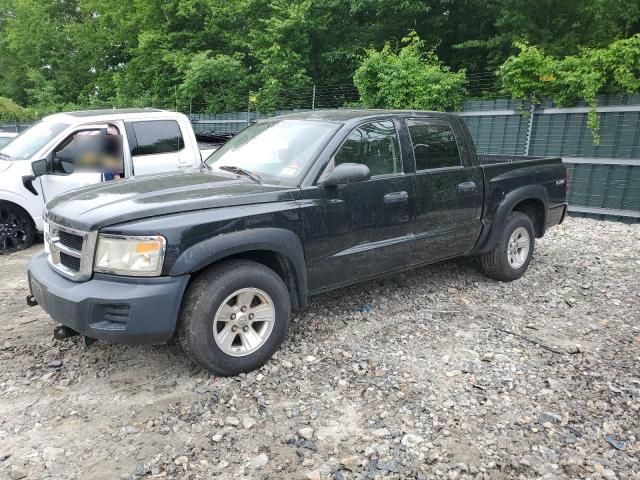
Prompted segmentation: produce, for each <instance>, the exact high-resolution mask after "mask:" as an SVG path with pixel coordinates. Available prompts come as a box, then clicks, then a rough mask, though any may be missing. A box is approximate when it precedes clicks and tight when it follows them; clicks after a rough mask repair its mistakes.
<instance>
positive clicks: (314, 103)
mask: <svg viewBox="0 0 640 480" xmlns="http://www.w3.org/2000/svg"><path fill="white" fill-rule="evenodd" d="M315 109H316V84H315V83H314V84H313V96H312V97H311V110H315Z"/></svg>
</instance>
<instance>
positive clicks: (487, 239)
mask: <svg viewBox="0 0 640 480" xmlns="http://www.w3.org/2000/svg"><path fill="white" fill-rule="evenodd" d="M524 200H539V201H541V202H542V204H543V205H544V211H543V223H542V225H543V228H544V225H546V224H547V214H548V212H549V195H548V194H547V190H546V189H545V188H544V187H543V186H542V185H526V186H524V187H519V188H516V189H515V190H512V191H511V192H509V193H507V194H506V195H505V196H504V197H503V198H502V201H500V203H499V204H498V206H497V208H496V211H495V214H494V216H493V221H491V224H490V225H489V226H488V229H487V233H486V234H485V235H483V237H484V238H481V239H480V240H479V241H478V247H477V248H476V254H482V253H488V252H490V251H491V250H493V249H494V248H495V246H496V244H497V243H498V238H499V237H500V234H501V233H502V227H503V226H504V224H505V223H506V221H507V217H508V216H509V214H510V213H511V211H512V210H513V208H514V207H515V206H516V205H517V204H519V203H520V202H522V201H524Z"/></svg>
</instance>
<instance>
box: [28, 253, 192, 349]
mask: <svg viewBox="0 0 640 480" xmlns="http://www.w3.org/2000/svg"><path fill="white" fill-rule="evenodd" d="M188 281H189V276H188V275H183V276H179V277H157V278H135V277H117V276H114V275H101V274H95V275H94V276H93V278H92V279H91V280H89V281H86V282H73V281H70V280H67V279H66V278H64V277H62V276H61V275H59V274H58V273H56V272H55V271H54V270H53V269H52V268H51V267H50V266H49V262H48V261H47V257H46V254H45V253H44V252H41V253H37V254H36V255H34V256H33V258H32V259H31V261H30V262H29V287H30V289H31V294H32V295H33V296H34V297H35V299H36V300H37V301H38V304H39V305H40V306H41V307H42V308H43V309H44V310H45V311H46V312H47V313H48V314H49V315H50V316H51V318H53V319H54V320H55V321H56V322H58V323H61V324H62V325H65V326H67V327H69V328H72V329H73V330H76V331H77V332H79V333H81V334H82V335H85V336H87V337H91V338H95V339H98V340H104V341H107V342H111V343H129V344H157V343H165V342H167V341H168V340H169V339H170V338H171V337H172V336H173V333H174V331H175V328H176V322H177V319H178V314H179V310H180V303H181V301H182V295H183V293H184V290H185V288H186V286H187V282H188Z"/></svg>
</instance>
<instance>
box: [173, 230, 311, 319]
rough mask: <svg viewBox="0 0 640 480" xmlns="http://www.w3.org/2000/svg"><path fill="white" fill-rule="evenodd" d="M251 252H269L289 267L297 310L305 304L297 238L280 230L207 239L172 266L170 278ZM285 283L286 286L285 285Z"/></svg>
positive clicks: (302, 263) (303, 269) (304, 275)
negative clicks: (281, 259) (285, 261)
mask: <svg viewBox="0 0 640 480" xmlns="http://www.w3.org/2000/svg"><path fill="white" fill-rule="evenodd" d="M251 251H270V252H275V253H277V254H279V255H281V256H282V257H283V258H285V259H286V260H287V262H288V263H289V265H288V267H289V270H290V271H291V272H292V274H293V276H294V278H293V287H294V289H293V290H294V291H293V292H292V294H297V299H294V300H297V303H298V305H299V306H300V308H302V307H304V306H306V304H307V268H306V264H305V259H304V249H303V248H302V242H301V241H300V238H299V237H298V235H296V234H295V233H294V232H292V231H291V230H285V229H282V228H256V229H252V230H242V231H238V232H233V233H227V234H223V235H219V236H217V237H213V238H209V239H207V240H204V241H202V242H200V243H197V244H196V245H193V246H191V247H189V248H187V249H186V250H185V251H184V252H182V253H181V254H180V255H179V256H178V258H177V259H176V261H175V262H174V264H173V266H172V267H171V270H170V271H169V275H170V276H178V275H187V274H192V273H194V272H198V271H200V270H202V269H203V268H206V267H207V266H209V265H211V264H213V263H215V262H217V261H219V260H223V259H225V258H228V257H230V256H232V255H237V254H239V253H245V252H251ZM285 283H286V282H285Z"/></svg>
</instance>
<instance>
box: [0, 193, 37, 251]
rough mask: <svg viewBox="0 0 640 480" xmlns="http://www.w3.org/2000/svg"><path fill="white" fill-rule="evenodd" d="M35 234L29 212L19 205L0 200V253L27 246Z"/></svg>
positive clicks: (22, 248)
mask: <svg viewBox="0 0 640 480" xmlns="http://www.w3.org/2000/svg"><path fill="white" fill-rule="evenodd" d="M35 236H36V227H35V225H34V223H33V220H32V219H31V217H30V216H29V214H28V213H27V212H26V211H25V210H23V209H22V208H20V207H19V206H17V205H15V204H13V203H9V202H0V255H6V254H8V253H13V252H17V251H19V250H24V249H25V248H28V247H30V246H31V244H32V243H33V240H34V238H35Z"/></svg>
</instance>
